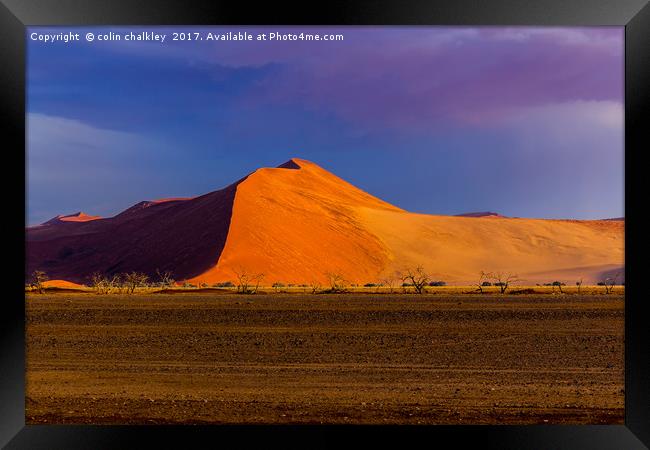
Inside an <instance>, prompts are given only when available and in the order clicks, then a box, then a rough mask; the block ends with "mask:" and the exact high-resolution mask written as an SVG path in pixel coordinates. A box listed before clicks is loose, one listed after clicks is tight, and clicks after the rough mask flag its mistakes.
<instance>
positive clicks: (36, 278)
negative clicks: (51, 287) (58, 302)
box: [30, 270, 49, 294]
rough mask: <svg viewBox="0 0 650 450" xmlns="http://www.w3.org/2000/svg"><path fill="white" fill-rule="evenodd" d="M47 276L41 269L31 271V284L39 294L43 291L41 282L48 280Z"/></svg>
mask: <svg viewBox="0 0 650 450" xmlns="http://www.w3.org/2000/svg"><path fill="white" fill-rule="evenodd" d="M48 279H49V278H48V276H47V274H46V273H45V272H43V271H42V270H35V271H34V272H32V279H31V283H30V284H31V286H32V287H33V288H34V289H36V290H37V291H38V293H39V294H42V293H43V283H45V282H46V281H47V280H48Z"/></svg>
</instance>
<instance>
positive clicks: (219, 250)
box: [27, 158, 624, 285]
mask: <svg viewBox="0 0 650 450" xmlns="http://www.w3.org/2000/svg"><path fill="white" fill-rule="evenodd" d="M73 216H74V217H73ZM66 217H67V218H69V219H68V220H66V221H65V222H66V226H61V227H58V226H55V227H52V226H45V227H44V226H38V227H30V228H28V229H27V265H28V273H31V271H33V270H36V269H38V270H43V271H45V272H46V273H47V274H48V275H49V276H50V278H56V279H65V280H70V281H73V282H77V283H78V282H84V281H86V280H87V278H88V277H89V275H90V274H91V273H93V272H101V273H105V274H113V273H119V272H126V271H130V270H137V271H141V272H145V273H147V274H149V275H150V276H151V277H152V278H155V274H156V271H157V270H161V271H170V272H172V273H173V275H174V278H175V279H176V280H187V281H190V282H193V283H207V284H212V283H216V282H223V281H233V282H234V281H236V277H237V274H238V273H242V272H246V273H248V274H257V273H263V274H264V284H266V285H270V284H272V283H274V282H281V283H287V284H288V283H294V284H315V283H318V284H324V283H326V282H327V278H328V274H338V275H341V276H342V277H343V278H345V279H346V280H347V281H348V282H349V283H367V282H375V283H376V282H379V281H380V280H381V279H382V278H384V277H391V276H394V275H395V273H396V272H399V271H403V270H404V269H406V268H409V267H411V268H413V267H415V266H418V265H422V266H423V267H424V268H425V269H426V270H427V271H429V272H430V273H431V274H432V275H433V277H434V278H436V279H441V280H445V281H447V282H448V283H450V284H467V283H472V282H474V281H476V279H477V278H478V273H479V272H480V271H481V270H486V271H508V272H516V273H518V274H519V275H520V276H521V277H522V278H524V279H525V280H526V282H528V283H535V282H548V281H555V280H559V281H568V282H573V281H572V280H573V279H574V278H575V279H578V278H583V280H584V281H585V282H586V283H591V282H595V281H598V280H600V279H601V277H602V276H603V274H604V273H610V272H612V271H616V270H619V269H620V270H622V267H623V265H624V248H623V244H624V220H593V221H583V220H548V219H522V218H505V217H503V216H501V215H499V214H497V213H491V212H483V213H468V214H464V215H460V216H439V215H426V214H415V213H410V212H408V211H405V210H403V209H401V208H398V207H396V206H394V205H391V204H389V203H387V202H385V201H383V200H381V199H379V198H377V197H374V196H372V195H370V194H368V193H367V192H364V191H363V190H361V189H359V188H357V187H355V186H353V185H352V184H350V183H348V182H347V181H345V180H343V179H341V178H339V177H337V176H336V175H334V174H332V173H331V172H328V171H327V170H325V169H323V168H322V167H320V166H318V165H317V164H314V163H313V162H310V161H307V160H304V159H299V158H292V159H290V160H289V161H287V162H285V163H283V164H281V165H279V166H277V167H275V168H260V169H257V170H256V171H254V172H252V173H251V174H249V175H248V176H246V177H244V178H242V179H240V180H238V181H236V182H235V183H233V184H231V185H230V186H227V187H226V188H224V189H221V190H218V191H214V192H211V193H208V194H205V195H202V196H198V197H193V198H168V199H160V200H154V201H144V202H140V203H138V204H136V205H133V206H132V207H130V208H128V209H126V210H124V211H123V212H121V213H119V214H117V215H116V216H114V217H110V218H104V219H101V220H98V219H99V217H97V216H89V215H86V214H84V213H77V214H76V215H71V216H57V218H55V219H56V220H57V222H56V223H60V222H62V221H63V218H66ZM468 217H469V218H471V220H470V219H468ZM52 220H54V219H52ZM608 271H609V272H608Z"/></svg>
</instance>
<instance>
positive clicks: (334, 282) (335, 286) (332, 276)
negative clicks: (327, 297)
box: [325, 272, 346, 294]
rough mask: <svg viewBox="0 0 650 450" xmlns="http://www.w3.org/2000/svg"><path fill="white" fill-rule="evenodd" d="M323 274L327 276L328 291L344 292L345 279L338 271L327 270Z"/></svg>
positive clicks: (334, 292) (333, 292)
mask: <svg viewBox="0 0 650 450" xmlns="http://www.w3.org/2000/svg"><path fill="white" fill-rule="evenodd" d="M325 276H326V277H327V281H328V283H329V286H330V288H329V289H328V292H330V293H332V294H337V293H341V292H345V290H346V289H345V284H346V280H345V278H343V275H341V274H340V273H338V272H327V273H326V274H325Z"/></svg>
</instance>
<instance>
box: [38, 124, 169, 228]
mask: <svg viewBox="0 0 650 450" xmlns="http://www.w3.org/2000/svg"><path fill="white" fill-rule="evenodd" d="M162 148H164V147H161V145H160V143H158V142H156V141H155V140H154V139H149V138H145V137H143V136H139V135H137V134H133V133H125V132H122V131H114V130H107V129H101V128H96V127H93V126H90V125H88V124H85V123H83V122H81V121H78V120H70V119H66V118H62V117H56V116H49V115H44V114H37V113H29V114H27V179H28V223H30V224H34V223H40V222H43V221H44V220H47V219H49V218H51V217H53V216H55V215H57V214H64V213H72V212H75V211H78V210H79V209H87V210H90V211H88V212H91V213H95V214H103V215H105V214H107V213H111V212H114V211H113V210H111V206H114V205H115V203H112V204H111V205H107V204H104V203H102V202H105V201H106V199H108V198H110V201H111V202H117V204H119V202H120V201H122V202H128V201H132V200H134V197H133V194H134V192H133V191H137V190H138V189H141V192H139V193H137V195H142V192H143V191H144V192H146V191H147V189H146V188H145V189H143V187H145V186H146V185H147V184H150V183H152V182H155V179H154V180H152V178H151V175H152V173H151V171H147V170H144V169H146V167H147V166H148V165H149V164H150V163H151V161H153V160H154V159H155V157H156V154H157V153H158V151H159V150H161V149H162ZM124 204H128V203H122V206H124ZM51 205H56V210H54V209H51V208H52V206H51Z"/></svg>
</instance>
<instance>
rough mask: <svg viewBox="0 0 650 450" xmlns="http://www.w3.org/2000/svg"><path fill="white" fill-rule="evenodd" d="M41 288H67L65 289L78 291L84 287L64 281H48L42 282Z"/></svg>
mask: <svg viewBox="0 0 650 450" xmlns="http://www.w3.org/2000/svg"><path fill="white" fill-rule="evenodd" d="M43 287H46V288H67V289H79V288H83V287H84V286H83V285H81V284H77V283H73V282H71V281H66V280H48V281H45V282H43Z"/></svg>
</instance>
